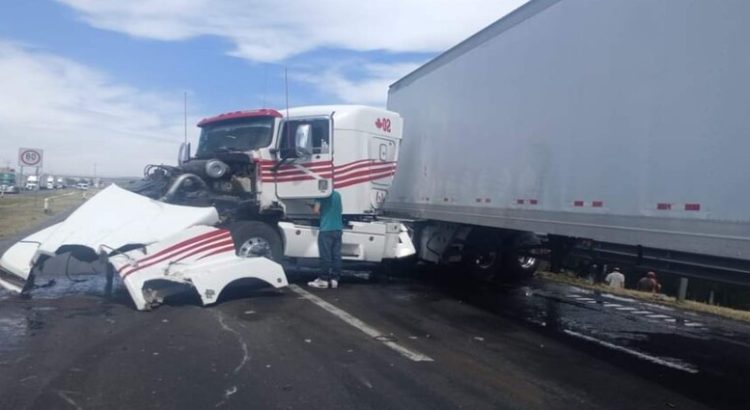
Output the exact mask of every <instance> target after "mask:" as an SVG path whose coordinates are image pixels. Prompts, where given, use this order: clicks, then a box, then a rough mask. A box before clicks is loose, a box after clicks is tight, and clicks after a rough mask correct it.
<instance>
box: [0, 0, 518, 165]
mask: <svg viewBox="0 0 750 410" xmlns="http://www.w3.org/2000/svg"><path fill="white" fill-rule="evenodd" d="M2 2H3V7H2V10H3V12H2V13H0V90H2V92H1V93H0V166H5V165H6V164H7V163H10V165H12V166H13V165H15V162H16V156H17V151H18V148H21V147H34V148H42V149H44V150H45V171H46V172H51V173H59V174H71V175H72V174H84V175H85V174H90V173H91V172H92V170H93V164H94V163H96V164H97V170H98V173H99V174H100V175H108V176H120V175H138V174H139V172H140V170H141V169H142V167H143V166H144V165H145V164H146V163H172V162H174V157H175V153H176V149H177V145H178V144H179V142H180V141H181V140H182V134H183V125H182V124H183V120H182V118H183V113H182V105H183V101H182V100H183V93H184V92H187V93H188V104H189V108H188V117H189V124H188V125H189V126H188V129H189V136H190V139H191V140H194V139H195V136H196V135H197V129H196V128H195V127H194V124H195V122H196V121H197V120H199V119H200V118H202V117H204V116H207V115H213V114H216V113H219V112H225V111H234V110H238V109H248V108H257V107H261V106H264V105H265V106H267V107H283V105H284V98H283V96H284V82H283V78H284V68H285V67H286V68H287V70H288V73H289V74H288V75H289V92H290V105H292V106H298V105H308V104H329V103H356V104H369V105H376V106H384V105H385V103H386V96H387V89H388V85H389V84H390V83H392V82H393V81H395V80H397V79H398V78H400V77H402V76H403V75H405V74H407V73H408V72H410V71H411V70H413V69H415V68H416V67H418V66H419V65H421V64H423V63H424V62H426V61H427V60H429V59H430V58H432V57H434V56H435V55H437V54H439V53H440V52H442V51H444V50H445V49H447V48H449V47H451V46H452V45H455V44H456V43H458V42H460V41H461V40H463V39H464V38H466V37H467V36H469V35H471V34H473V33H474V32H476V31H478V30H480V29H481V28H483V27H485V26H486V25H488V24H490V23H492V22H493V21H495V20H497V19H498V18H500V17H502V16H503V15H505V14H506V13H508V12H509V11H511V10H513V9H515V8H516V7H518V6H519V5H521V4H522V3H524V0H463V1H461V0H411V1H408V0H403V1H398V0H381V1H371V2H367V3H362V4H357V2H351V1H343V0H318V1H315V2H312V1H301V0H287V1H286V2H284V3H279V2H263V1H254V0H245V1H241V0H129V1H118V0H35V1H27V2H16V1H11V0H2Z"/></svg>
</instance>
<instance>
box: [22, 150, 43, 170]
mask: <svg viewBox="0 0 750 410" xmlns="http://www.w3.org/2000/svg"><path fill="white" fill-rule="evenodd" d="M43 158H44V151H43V150H41V149H37V148H20V149H19V150H18V165H19V166H21V167H41V166H42V159H43Z"/></svg>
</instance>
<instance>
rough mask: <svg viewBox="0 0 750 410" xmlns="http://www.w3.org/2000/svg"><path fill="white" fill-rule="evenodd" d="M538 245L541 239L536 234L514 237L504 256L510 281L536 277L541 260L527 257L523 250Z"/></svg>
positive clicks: (504, 263)
mask: <svg viewBox="0 0 750 410" xmlns="http://www.w3.org/2000/svg"><path fill="white" fill-rule="evenodd" d="M538 244H539V238H537V237H536V235H534V234H529V233H525V234H521V235H516V236H514V237H513V239H512V240H511V241H510V246H508V248H507V249H506V251H505V253H504V254H503V265H504V270H505V271H506V272H507V273H508V274H509V276H510V279H527V278H530V277H531V276H533V275H534V273H535V272H536V269H537V268H538V267H539V259H538V258H536V257H534V256H531V255H527V254H526V253H525V252H523V251H522V249H523V248H524V247H528V246H535V245H538Z"/></svg>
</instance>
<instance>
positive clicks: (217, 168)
mask: <svg viewBox="0 0 750 410" xmlns="http://www.w3.org/2000/svg"><path fill="white" fill-rule="evenodd" d="M227 171H229V165H227V164H225V163H223V162H221V161H219V160H218V159H212V160H209V161H208V162H206V175H208V176H209V177H211V178H221V177H223V176H224V175H226V173H227Z"/></svg>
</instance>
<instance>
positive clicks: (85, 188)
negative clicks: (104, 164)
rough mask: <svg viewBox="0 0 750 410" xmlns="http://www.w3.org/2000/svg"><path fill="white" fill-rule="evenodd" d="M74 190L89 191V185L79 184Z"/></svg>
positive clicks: (85, 183)
mask: <svg viewBox="0 0 750 410" xmlns="http://www.w3.org/2000/svg"><path fill="white" fill-rule="evenodd" d="M76 189H80V190H82V191H86V190H88V189H89V183H88V182H79V183H77V184H76Z"/></svg>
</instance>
